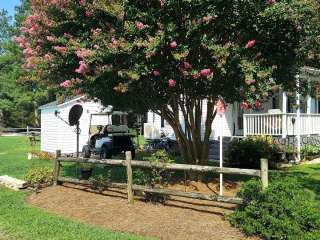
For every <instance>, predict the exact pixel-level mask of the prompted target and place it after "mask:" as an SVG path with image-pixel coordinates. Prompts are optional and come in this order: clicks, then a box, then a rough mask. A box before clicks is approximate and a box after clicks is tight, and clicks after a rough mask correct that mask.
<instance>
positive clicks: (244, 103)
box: [240, 101, 250, 110]
mask: <svg viewBox="0 0 320 240" xmlns="http://www.w3.org/2000/svg"><path fill="white" fill-rule="evenodd" d="M240 107H241V108H242V109H243V110H248V109H249V108H250V105H249V103H248V102H246V101H242V102H241V103H240Z"/></svg>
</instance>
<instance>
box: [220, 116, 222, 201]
mask: <svg viewBox="0 0 320 240" xmlns="http://www.w3.org/2000/svg"><path fill="white" fill-rule="evenodd" d="M220 120H221V122H222V115H220ZM220 125H221V130H220V168H222V167H223V127H222V124H220ZM220 196H223V174H222V173H220Z"/></svg>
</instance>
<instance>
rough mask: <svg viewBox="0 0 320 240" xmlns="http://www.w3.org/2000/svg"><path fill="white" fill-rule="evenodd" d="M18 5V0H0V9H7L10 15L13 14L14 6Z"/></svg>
mask: <svg viewBox="0 0 320 240" xmlns="http://www.w3.org/2000/svg"><path fill="white" fill-rule="evenodd" d="M17 5H20V0H0V9H5V10H7V11H8V13H9V15H10V16H12V17H13V16H14V7H15V6H17Z"/></svg>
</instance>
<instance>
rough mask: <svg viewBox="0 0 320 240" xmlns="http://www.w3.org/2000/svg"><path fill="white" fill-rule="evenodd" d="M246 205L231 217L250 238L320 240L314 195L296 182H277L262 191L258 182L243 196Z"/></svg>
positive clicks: (247, 187) (247, 186)
mask: <svg viewBox="0 0 320 240" xmlns="http://www.w3.org/2000/svg"><path fill="white" fill-rule="evenodd" d="M239 197H242V198H243V199H244V200H245V204H244V205H243V206H241V207H240V208H238V209H237V210H236V211H235V212H234V213H233V214H232V215H231V216H230V221H231V223H232V225H234V226H236V227H238V228H240V229H241V230H242V231H244V232H245V233H246V234H248V235H260V236H262V237H264V238H265V239H268V240H269V239H270V240H271V239H272V240H291V239H297V240H298V239H299V240H300V239H303V240H316V239H320V213H319V209H318V208H317V207H316V205H315V202H314V200H313V199H312V197H311V195H310V194H309V193H307V192H306V191H304V189H303V188H302V187H301V186H300V185H299V184H298V182H297V181H296V180H292V178H285V179H282V180H275V181H274V182H272V183H271V185H270V186H269V187H268V189H267V190H266V191H261V183H260V181H257V180H252V181H249V182H247V183H246V184H245V185H244V186H243V188H242V189H241V191H240V193H239Z"/></svg>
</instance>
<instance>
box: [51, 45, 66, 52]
mask: <svg viewBox="0 0 320 240" xmlns="http://www.w3.org/2000/svg"><path fill="white" fill-rule="evenodd" d="M53 49H54V50H56V51H57V52H59V53H66V51H67V48H66V47H63V46H54V47H53Z"/></svg>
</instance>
